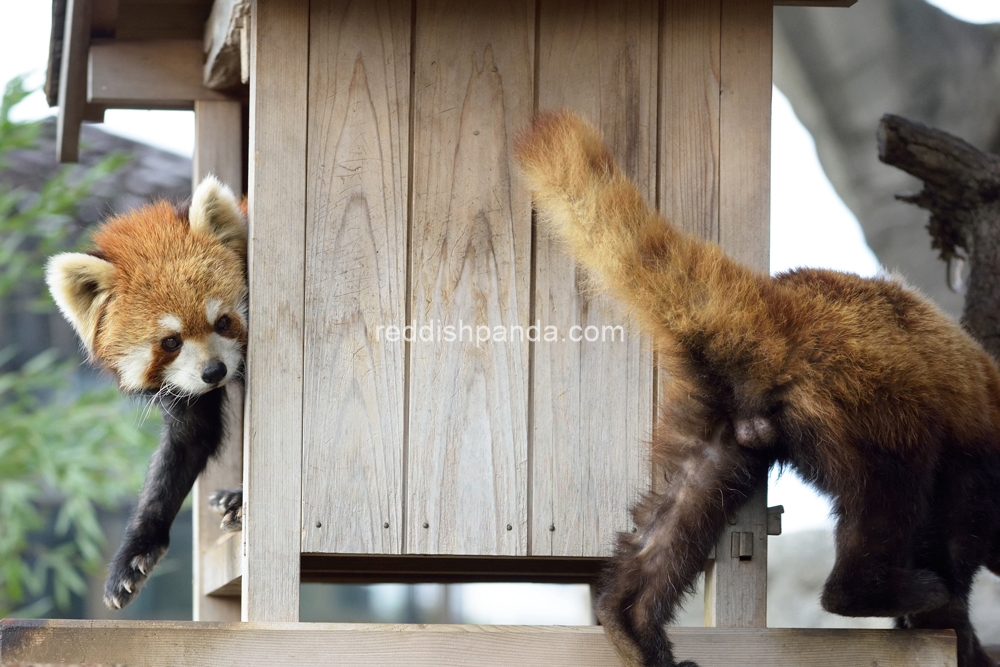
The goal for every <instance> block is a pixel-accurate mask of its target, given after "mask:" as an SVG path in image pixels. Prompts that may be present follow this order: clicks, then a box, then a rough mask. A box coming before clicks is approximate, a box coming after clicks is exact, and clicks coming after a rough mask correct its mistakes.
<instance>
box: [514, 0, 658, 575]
mask: <svg viewBox="0 0 1000 667" xmlns="http://www.w3.org/2000/svg"><path fill="white" fill-rule="evenodd" d="M658 4H659V3H657V2H654V1H653V0H626V1H624V2H614V3H609V2H603V1H602V0H584V1H582V2H581V1H580V0H557V1H555V2H545V3H543V4H542V7H541V14H540V17H539V22H540V24H539V34H540V37H539V46H538V49H539V53H538V60H539V65H538V84H537V85H538V107H539V108H540V109H551V108H559V107H568V108H571V109H573V110H574V111H577V112H579V113H582V114H584V115H586V116H588V117H589V118H590V119H592V120H593V121H595V123H596V124H597V125H598V126H599V127H600V128H601V129H602V130H603V132H604V134H605V136H606V137H607V139H608V140H609V143H610V145H611V148H612V150H613V151H614V154H615V158H616V159H617V160H618V161H619V163H620V164H622V165H623V166H624V168H625V170H626V172H627V173H628V174H629V176H630V177H632V178H633V179H634V180H635V181H637V182H638V183H640V184H642V185H643V186H645V187H646V197H647V198H648V199H649V201H654V200H655V181H656V178H655V177H656V146H655V141H656V71H657V47H656V41H657V25H658V11H657V6H658ZM536 244H537V245H536V249H535V312H534V314H533V315H532V318H531V319H532V322H534V321H536V320H537V321H540V322H541V324H542V326H543V327H544V326H547V325H554V326H557V327H558V330H559V332H560V334H561V335H562V336H563V337H564V338H563V340H561V341H557V342H539V343H536V344H535V345H534V363H533V365H532V367H533V378H532V383H533V401H532V410H533V413H532V414H533V429H532V442H531V447H532V453H531V466H532V494H531V498H532V506H531V551H530V553H531V554H533V555H547V556H608V555H610V554H611V552H612V549H613V543H614V536H615V533H616V532H617V531H626V530H629V529H630V528H631V527H632V521H631V517H630V515H629V506H630V505H631V503H632V502H634V501H635V500H636V499H637V496H638V494H639V493H640V492H641V491H643V490H645V489H646V488H647V487H648V486H649V480H650V472H649V452H648V447H647V445H646V443H647V442H648V440H649V436H650V432H651V426H652V421H651V420H652V398H653V384H652V382H653V380H652V375H653V373H652V353H651V352H650V350H649V346H648V345H643V344H642V342H641V338H640V336H639V334H638V333H637V332H635V331H634V330H632V331H628V332H627V333H626V330H627V329H628V328H629V327H628V326H627V322H626V321H625V319H624V317H623V316H622V314H621V313H620V312H616V310H615V309H614V307H613V304H612V303H611V301H610V300H609V299H607V298H600V297H595V296H593V295H588V290H587V288H586V287H585V285H584V284H583V276H582V275H580V273H579V269H577V268H576V267H575V266H574V265H573V262H572V260H571V259H570V258H569V257H568V256H567V255H566V252H565V249H564V248H562V247H561V246H560V244H559V243H557V242H555V241H554V240H553V239H551V238H550V236H549V235H548V234H538V235H537V240H536ZM606 325H609V326H618V327H619V334H618V335H617V337H616V338H615V339H614V340H610V339H609V340H600V339H598V340H595V341H592V342H587V341H586V340H582V341H579V342H573V341H572V340H570V339H569V333H570V328H571V327H573V326H579V327H590V326H593V327H596V329H595V330H594V332H595V334H596V333H598V331H599V330H601V328H602V327H604V326H606ZM602 335H603V334H602Z"/></svg>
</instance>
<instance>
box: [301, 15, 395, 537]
mask: <svg viewBox="0 0 1000 667" xmlns="http://www.w3.org/2000/svg"><path fill="white" fill-rule="evenodd" d="M410 4H411V3H410V2H409V0H349V1H346V2H340V1H337V2H333V1H329V2H325V1H317V0H314V2H313V3H312V9H311V14H312V19H311V33H310V44H311V47H310V52H311V55H310V58H311V61H310V66H309V72H310V87H309V166H308V181H309V186H308V196H307V201H308V204H307V210H306V215H307V219H308V230H307V236H306V257H305V262H306V288H305V289H306V313H305V369H306V370H305V378H304V384H305V420H304V426H303V428H304V442H303V455H302V457H303V458H302V465H303V480H302V481H303V494H302V502H303V505H302V548H303V550H304V551H310V552H320V553H333V552H339V553H368V554H398V553H401V551H402V536H403V532H402V520H403V404H404V396H405V394H404V390H405V383H404V378H403V374H404V370H405V357H404V347H403V342H402V341H400V340H398V339H397V340H395V341H388V340H386V336H385V335H384V330H385V327H386V326H387V325H393V324H394V325H399V324H401V323H402V322H403V320H404V319H405V316H406V248H407V217H406V216H407V186H408V180H407V179H408V175H407V163H406V156H407V155H408V150H409V143H408V136H409V87H410V56H409V53H410V30H411V21H410ZM380 332H381V333H380Z"/></svg>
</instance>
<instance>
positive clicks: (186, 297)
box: [46, 176, 247, 396]
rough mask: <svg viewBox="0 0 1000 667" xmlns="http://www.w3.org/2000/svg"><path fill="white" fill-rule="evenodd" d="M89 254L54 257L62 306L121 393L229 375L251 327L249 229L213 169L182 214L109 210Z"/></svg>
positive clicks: (190, 390)
mask: <svg viewBox="0 0 1000 667" xmlns="http://www.w3.org/2000/svg"><path fill="white" fill-rule="evenodd" d="M93 242H94V250H93V251H91V252H90V253H86V254H84V253H63V254H61V255H56V256H54V257H52V258H51V259H50V260H49V264H48V267H47V270H46V280H47V282H48V284H49V290H50V291H51V292H52V296H53V298H54V299H55V301H56V304H57V305H58V306H59V310H60V311H62V313H63V315H64V316H65V317H66V319H67V320H69V322H70V324H72V325H73V328H74V329H76V332H77V333H78V334H79V335H80V339H81V340H82V341H83V344H84V346H85V347H86V348H87V352H88V353H89V354H90V357H91V359H92V360H94V361H95V362H97V363H99V364H101V365H103V366H105V367H106V368H108V369H109V370H111V371H112V372H113V373H114V374H115V375H116V376H117V377H118V383H119V386H120V387H121V389H122V390H123V391H128V392H138V391H160V390H163V391H166V392H169V393H173V394H176V395H182V396H194V395H198V394H202V393H204V392H206V391H209V390H210V389H214V388H215V387H218V386H220V385H222V384H225V383H226V382H227V381H229V380H230V379H231V378H232V377H233V376H234V374H236V373H237V372H238V371H239V370H240V367H241V365H242V363H243V355H244V352H245V349H246V331H247V287H246V243H247V229H246V221H245V219H244V216H243V213H242V212H241V211H240V207H239V205H237V203H236V199H235V198H234V197H233V193H232V192H231V191H230V190H229V189H228V188H227V187H225V186H224V185H222V184H221V183H219V181H217V180H216V179H215V178H214V177H212V176H209V177H207V178H206V179H205V180H203V181H202V182H201V184H200V185H199V186H198V188H197V189H196V190H195V193H194V196H193V197H192V200H191V207H190V209H189V211H188V214H187V215H186V216H185V215H184V213H183V212H182V211H179V210H177V209H175V208H174V207H173V206H171V205H170V204H168V203H166V202H157V203H155V204H151V205H149V206H145V207H143V208H141V209H138V210H136V211H132V212H130V213H127V214H125V215H119V216H115V217H113V218H111V219H110V220H108V221H107V222H105V223H104V224H102V225H101V227H100V228H99V229H98V230H97V231H96V232H95V233H94V237H93Z"/></svg>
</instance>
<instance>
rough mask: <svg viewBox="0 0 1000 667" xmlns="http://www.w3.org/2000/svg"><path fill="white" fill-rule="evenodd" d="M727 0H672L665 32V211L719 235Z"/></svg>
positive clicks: (695, 229) (694, 228) (701, 232)
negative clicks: (723, 10)
mask: <svg viewBox="0 0 1000 667" xmlns="http://www.w3.org/2000/svg"><path fill="white" fill-rule="evenodd" d="M720 11H721V0H666V1H665V2H664V4H663V12H664V15H663V22H662V27H663V29H662V32H661V35H660V53H661V62H660V81H661V96H660V111H661V113H660V119H661V121H660V165H661V166H660V179H659V185H660V190H659V193H660V197H659V201H660V212H661V213H663V215H664V217H666V218H667V219H668V220H670V221H671V222H673V223H674V224H676V225H677V226H679V227H681V228H682V229H685V230H687V231H688V232H690V233H692V234H697V235H698V236H700V237H702V238H704V239H710V240H712V241H718V239H719V86H720V73H719V58H720V45H719V39H720V32H721V26H720Z"/></svg>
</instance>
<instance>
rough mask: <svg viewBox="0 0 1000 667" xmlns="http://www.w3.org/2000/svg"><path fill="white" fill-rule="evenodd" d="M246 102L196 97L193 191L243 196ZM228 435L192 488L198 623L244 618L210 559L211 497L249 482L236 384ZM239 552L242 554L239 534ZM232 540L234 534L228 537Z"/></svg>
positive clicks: (217, 532) (230, 396)
mask: <svg viewBox="0 0 1000 667" xmlns="http://www.w3.org/2000/svg"><path fill="white" fill-rule="evenodd" d="M242 122H243V121H242V112H241V109H240V103H239V102H237V101H235V100H232V101H225V102H217V101H196V102H195V104H194V138H195V139H194V145H195V146H194V160H193V165H192V167H193V168H192V189H194V188H196V187H197V186H198V184H199V183H201V180H202V179H203V178H205V176H208V175H209V174H214V175H215V176H216V177H217V178H218V179H219V180H220V181H222V182H223V183H225V184H226V185H228V186H229V187H230V188H232V189H233V191H234V192H235V193H236V194H237V196H239V195H240V194H242V190H243V185H242V184H243V131H242V128H241V125H242ZM226 406H227V409H228V410H227V414H226V421H225V423H226V439H225V441H224V442H223V444H222V451H221V452H220V453H219V455H218V456H217V457H215V458H214V459H211V460H210V461H209V462H208V465H207V466H206V467H205V470H204V472H202V473H201V476H200V477H198V480H197V481H196V482H195V484H194V489H193V491H192V492H191V494H192V495H191V498H192V503H191V513H192V517H193V524H194V540H193V542H192V544H193V549H194V558H193V563H192V565H193V568H192V569H193V575H194V577H193V579H194V581H193V583H194V595H193V603H194V609H193V615H192V618H193V619H194V620H196V621H238V620H240V602H239V600H233V599H231V598H230V599H219V598H214V597H208V595H207V594H208V593H209V592H210V591H211V590H212V588H213V585H214V584H213V582H214V581H217V580H219V579H223V578H227V577H228V576H229V574H228V572H226V571H225V570H223V571H219V568H220V567H221V566H222V565H223V564H222V563H220V562H219V561H217V560H215V559H212V558H210V557H208V552H209V551H210V550H211V549H212V548H213V547H214V545H215V544H216V543H217V542H218V540H219V538H220V537H222V536H223V535H222V531H221V529H220V528H219V516H218V515H217V514H216V513H215V512H213V511H212V510H211V509H210V508H209V507H208V495H209V494H210V493H212V492H213V491H215V490H216V489H235V488H239V487H240V486H242V484H243V388H242V387H241V386H239V385H236V384H231V385H229V386H228V387H227V389H226ZM238 537H239V539H237V544H238V545H239V547H238V548H237V550H236V553H237V554H240V552H242V544H243V540H242V536H238ZM228 539H229V540H232V537H228Z"/></svg>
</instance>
